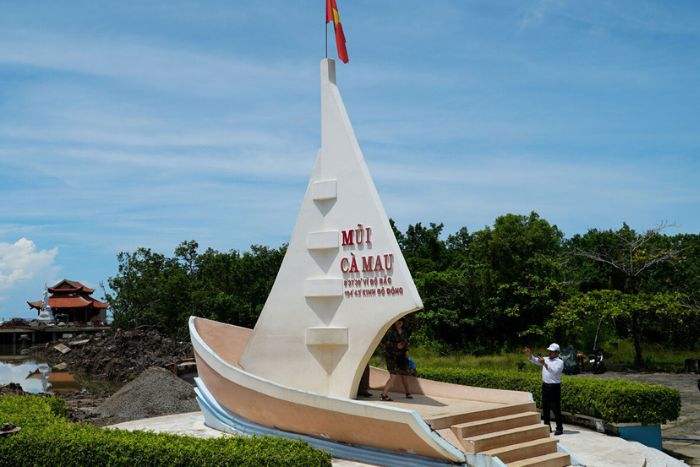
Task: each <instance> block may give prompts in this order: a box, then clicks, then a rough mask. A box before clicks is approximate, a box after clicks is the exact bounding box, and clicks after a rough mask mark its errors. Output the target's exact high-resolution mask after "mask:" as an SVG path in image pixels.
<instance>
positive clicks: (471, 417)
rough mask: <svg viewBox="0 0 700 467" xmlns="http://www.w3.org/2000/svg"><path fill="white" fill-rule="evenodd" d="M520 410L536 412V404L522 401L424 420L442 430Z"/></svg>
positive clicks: (519, 411) (433, 427)
mask: <svg viewBox="0 0 700 467" xmlns="http://www.w3.org/2000/svg"><path fill="white" fill-rule="evenodd" d="M522 412H537V406H536V405H535V403H534V402H522V403H518V404H505V405H500V406H496V407H490V408H488V409H481V410H474V411H471V412H466V413H460V414H451V415H443V416H439V417H434V418H426V419H425V421H426V422H427V423H428V425H430V427H431V428H432V429H433V430H442V429H443V428H450V427H451V426H453V425H459V424H460V423H466V422H474V421H476V420H485V419H487V418H494V417H501V416H503V415H513V414H516V413H522Z"/></svg>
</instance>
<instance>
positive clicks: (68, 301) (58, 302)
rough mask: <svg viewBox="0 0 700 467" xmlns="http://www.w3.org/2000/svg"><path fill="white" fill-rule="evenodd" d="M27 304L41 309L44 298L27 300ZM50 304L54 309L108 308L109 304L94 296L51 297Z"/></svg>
mask: <svg viewBox="0 0 700 467" xmlns="http://www.w3.org/2000/svg"><path fill="white" fill-rule="evenodd" d="M27 304H28V305H29V306H30V307H31V308H36V309H37V310H39V309H41V308H42V307H43V306H44V301H43V300H36V301H34V302H30V301H27ZM49 306H50V307H51V308H53V309H60V308H85V307H89V306H92V307H93V308H97V309H104V308H108V307H109V305H108V304H106V303H104V302H101V301H99V300H95V299H94V298H90V299H86V298H85V297H49Z"/></svg>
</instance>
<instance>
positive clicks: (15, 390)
mask: <svg viewBox="0 0 700 467" xmlns="http://www.w3.org/2000/svg"><path fill="white" fill-rule="evenodd" d="M23 394H26V393H25V392H24V389H22V386H20V385H19V384H17V383H8V384H4V385H0V396H21V395H23Z"/></svg>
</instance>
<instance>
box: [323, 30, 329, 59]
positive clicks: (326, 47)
mask: <svg viewBox="0 0 700 467" xmlns="http://www.w3.org/2000/svg"><path fill="white" fill-rule="evenodd" d="M324 26H325V28H326V58H328V22H326V23H325V25H324Z"/></svg>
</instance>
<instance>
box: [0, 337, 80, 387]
mask: <svg viewBox="0 0 700 467" xmlns="http://www.w3.org/2000/svg"><path fill="white" fill-rule="evenodd" d="M14 350H15V353H14V354H13V349H12V348H11V346H5V345H2V346H0V386H2V385H5V384H9V383H16V384H19V385H20V386H22V389H23V390H24V391H25V392H29V393H32V394H39V393H51V394H53V393H65V392H73V391H79V390H80V389H81V386H80V385H79V384H78V383H77V382H76V381H75V378H74V377H73V375H71V374H70V373H68V372H53V371H52V369H51V367H50V366H49V365H48V364H47V363H46V362H45V361H41V360H39V359H37V358H35V357H29V356H23V355H17V354H16V350H17V349H14ZM52 373H53V375H52Z"/></svg>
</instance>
